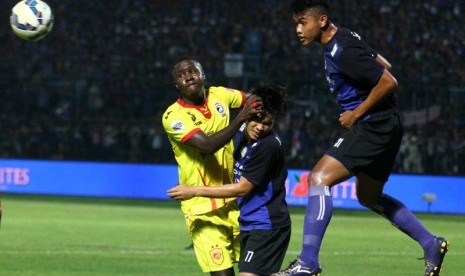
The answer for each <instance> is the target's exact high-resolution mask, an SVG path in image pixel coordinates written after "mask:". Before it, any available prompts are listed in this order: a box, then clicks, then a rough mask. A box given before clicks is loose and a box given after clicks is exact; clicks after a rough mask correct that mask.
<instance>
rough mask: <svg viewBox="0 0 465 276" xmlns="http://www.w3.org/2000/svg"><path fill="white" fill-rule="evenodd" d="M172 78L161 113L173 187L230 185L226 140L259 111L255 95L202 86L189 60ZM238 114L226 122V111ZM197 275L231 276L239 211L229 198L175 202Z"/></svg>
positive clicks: (195, 65) (229, 145)
mask: <svg viewBox="0 0 465 276" xmlns="http://www.w3.org/2000/svg"><path fill="white" fill-rule="evenodd" d="M172 76H173V79H174V84H175V87H176V89H177V90H178V91H179V92H180V94H181V95H180V97H179V99H178V100H177V101H176V102H175V103H173V104H172V105H170V106H169V107H168V108H167V109H166V111H165V112H164V114H163V118H162V122H163V128H164V129H165V131H166V133H167V135H168V138H169V140H170V143H171V146H172V149H173V153H174V155H175V158H176V162H177V163H178V174H179V183H188V184H189V185H194V186H212V185H222V184H226V183H232V182H233V165H234V164H233V156H232V153H233V144H232V140H231V138H232V137H233V136H234V134H235V132H236V131H237V130H238V129H239V127H240V126H241V124H242V123H243V122H244V121H245V120H247V119H248V118H250V117H252V116H253V115H255V114H257V113H259V112H260V111H261V100H260V99H259V98H258V97H256V96H251V97H250V98H249V99H246V95H245V93H244V92H242V91H239V90H235V89H229V88H225V87H221V86H218V87H214V86H212V87H209V88H206V87H205V85H204V81H205V73H204V71H203V68H202V66H201V64H200V63H199V62H198V61H196V60H192V59H181V60H179V61H178V62H176V63H175V65H174V66H173V70H172ZM239 108H242V110H241V111H240V112H239V113H238V114H237V116H236V117H235V118H234V119H233V120H231V122H230V120H229V118H230V113H231V110H232V109H239ZM181 208H182V211H183V212H184V214H185V219H186V224H187V227H188V229H189V233H190V235H191V238H192V242H193V245H194V250H195V255H196V257H197V261H198V263H199V265H200V267H201V269H202V271H203V272H209V273H210V275H215V276H233V275H234V268H233V263H235V262H237V261H238V260H239V239H238V238H239V224H238V217H239V209H238V207H237V203H236V200H235V198H226V199H224V198H205V197H194V198H192V199H189V200H186V201H183V202H182V203H181Z"/></svg>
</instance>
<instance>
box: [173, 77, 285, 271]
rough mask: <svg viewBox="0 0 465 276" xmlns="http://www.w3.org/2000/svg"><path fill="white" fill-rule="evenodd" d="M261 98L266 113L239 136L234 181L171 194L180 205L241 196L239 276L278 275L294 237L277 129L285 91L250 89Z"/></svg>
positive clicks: (249, 122)
mask: <svg viewBox="0 0 465 276" xmlns="http://www.w3.org/2000/svg"><path fill="white" fill-rule="evenodd" d="M250 94H251V95H256V96H258V97H260V98H261V99H262V102H263V105H262V109H263V112H262V113H259V115H257V116H254V117H252V118H251V119H248V120H247V122H246V123H244V124H243V125H242V126H241V128H240V129H239V131H238V132H237V133H236V135H235V137H234V182H235V183H231V184H229V185H228V184H225V185H222V186H210V187H207V186H204V187H200V186H196V187H194V186H191V185H180V186H176V187H174V188H172V189H170V190H169V191H168V195H169V196H170V197H172V198H174V199H177V200H187V199H190V198H192V197H198V196H203V197H214V198H227V197H238V198H237V202H238V204H239V210H240V212H239V213H240V215H239V227H240V235H239V237H240V252H241V253H240V260H239V273H240V274H239V275H241V276H246V275H247V276H248V275H270V274H271V273H274V272H277V271H279V269H280V267H281V264H282V262H283V259H284V256H285V253H286V250H287V247H288V245H289V240H290V235H291V219H290V216H289V210H288V207H287V203H286V200H285V196H286V189H285V182H286V178H287V169H286V166H285V162H284V153H283V147H282V144H281V140H280V139H279V137H278V135H277V134H276V132H275V131H274V130H273V126H274V123H275V122H276V120H277V119H278V118H279V117H280V116H281V115H282V114H284V112H285V110H286V104H287V92H286V89H285V88H284V87H281V86H278V85H273V84H264V85H260V86H258V87H256V88H253V89H251V90H250Z"/></svg>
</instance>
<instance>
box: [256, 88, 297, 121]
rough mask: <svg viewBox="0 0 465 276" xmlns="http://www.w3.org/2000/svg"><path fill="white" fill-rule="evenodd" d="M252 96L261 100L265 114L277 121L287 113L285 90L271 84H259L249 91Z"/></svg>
mask: <svg viewBox="0 0 465 276" xmlns="http://www.w3.org/2000/svg"><path fill="white" fill-rule="evenodd" d="M249 93H250V94H252V95H257V96H259V97H260V98H261V99H262V102H263V109H264V111H265V112H267V113H268V114H270V115H271V116H273V118H274V119H278V118H279V117H281V116H282V115H284V114H285V113H286V111H287V103H288V94H287V88H286V87H284V86H281V85H277V84H273V83H261V84H259V85H258V86H255V87H253V88H251V89H250V90H249Z"/></svg>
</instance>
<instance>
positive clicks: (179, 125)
mask: <svg viewBox="0 0 465 276" xmlns="http://www.w3.org/2000/svg"><path fill="white" fill-rule="evenodd" d="M171 128H172V129H173V130H174V131H176V132H180V131H182V130H183V129H184V124H183V123H182V122H181V121H179V120H174V121H172V122H171Z"/></svg>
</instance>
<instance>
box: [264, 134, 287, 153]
mask: <svg viewBox="0 0 465 276" xmlns="http://www.w3.org/2000/svg"><path fill="white" fill-rule="evenodd" d="M259 144H260V146H261V147H262V148H264V149H265V150H267V151H268V152H273V151H274V150H281V148H282V142H281V139H280V138H279V136H278V135H277V134H276V132H274V131H271V132H270V133H269V134H268V135H266V136H265V137H263V138H261V139H260V140H259Z"/></svg>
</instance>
